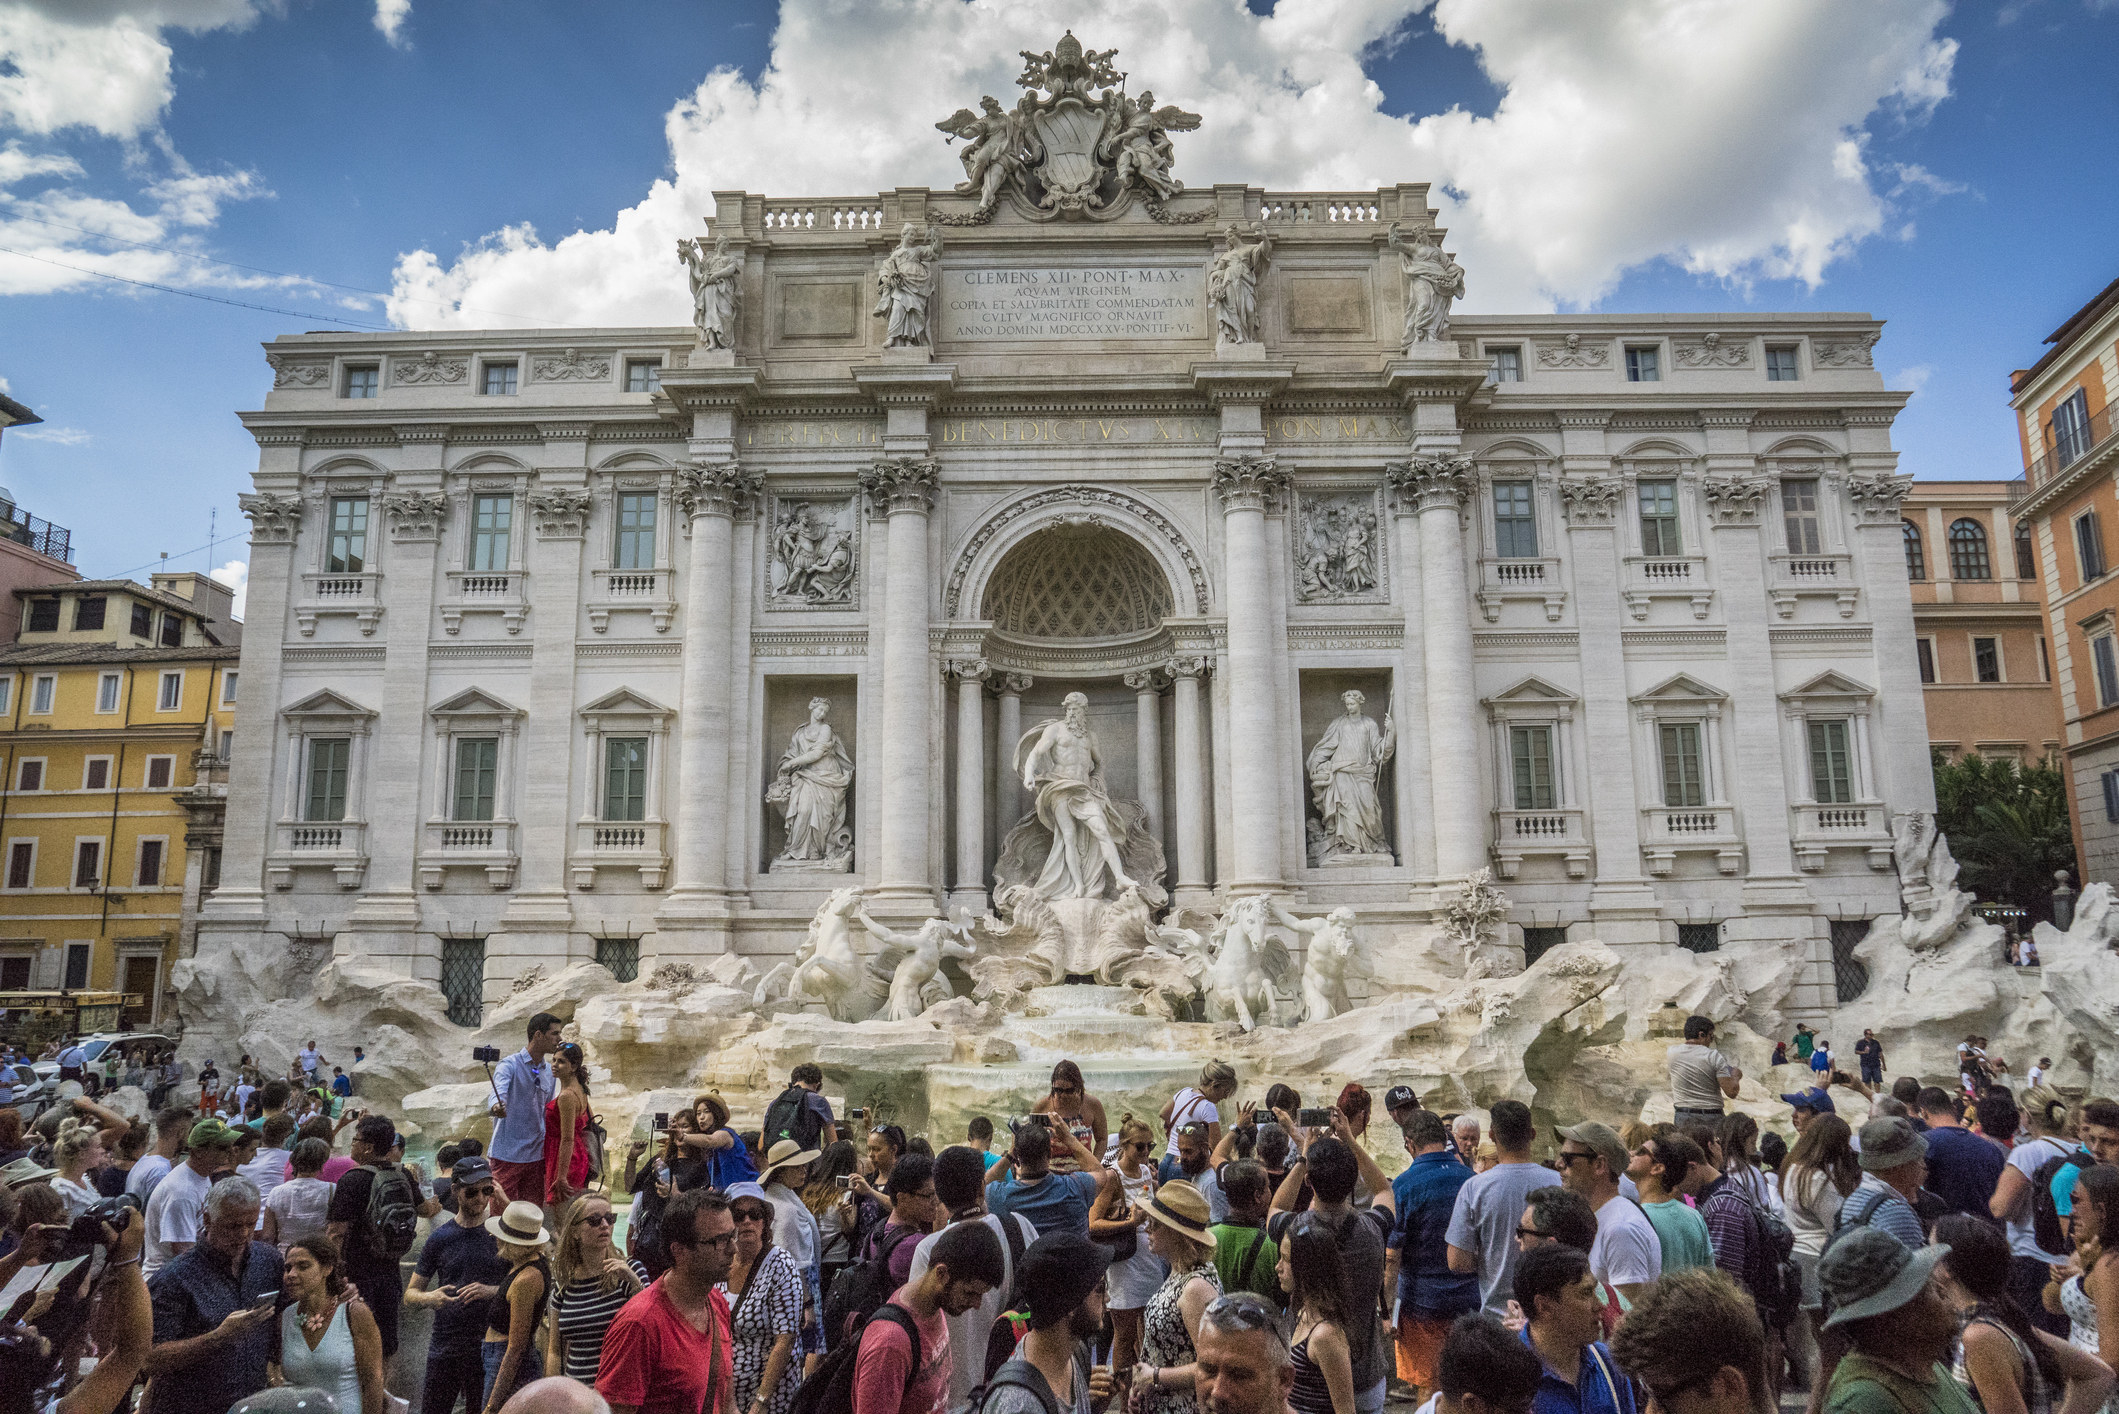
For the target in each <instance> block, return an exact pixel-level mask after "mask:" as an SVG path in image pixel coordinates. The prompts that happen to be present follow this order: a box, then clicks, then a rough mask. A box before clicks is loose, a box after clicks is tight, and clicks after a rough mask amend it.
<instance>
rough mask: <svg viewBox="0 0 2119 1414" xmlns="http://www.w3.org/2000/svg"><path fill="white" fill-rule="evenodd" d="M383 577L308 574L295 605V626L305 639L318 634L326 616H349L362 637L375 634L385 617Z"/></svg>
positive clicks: (305, 576)
mask: <svg viewBox="0 0 2119 1414" xmlns="http://www.w3.org/2000/svg"><path fill="white" fill-rule="evenodd" d="M382 580H383V577H382V576H381V575H379V574H376V573H374V572H372V571H363V572H357V573H353V574H305V575H303V576H302V597H301V598H300V599H298V600H297V601H296V602H295V606H294V626H295V628H296V630H297V631H299V632H300V633H301V635H302V636H303V637H304V638H307V637H309V636H310V635H312V634H314V633H315V632H316V621H317V620H318V619H320V618H323V617H324V616H325V615H327V614H347V615H350V616H351V617H352V618H353V619H354V621H355V622H356V623H358V624H359V625H360V631H361V633H362V634H363V635H366V634H372V633H374V632H375V626H376V624H377V623H378V622H380V621H381V619H382V616H383V600H382Z"/></svg>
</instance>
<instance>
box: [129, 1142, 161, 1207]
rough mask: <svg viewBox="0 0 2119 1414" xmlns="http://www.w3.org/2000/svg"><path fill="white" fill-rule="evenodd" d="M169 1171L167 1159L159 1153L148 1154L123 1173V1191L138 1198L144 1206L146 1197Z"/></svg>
mask: <svg viewBox="0 0 2119 1414" xmlns="http://www.w3.org/2000/svg"><path fill="white" fill-rule="evenodd" d="M168 1173H169V1160H168V1159H165V1158H163V1157H162V1156H161V1155H160V1154H149V1155H147V1156H146V1157H144V1158H142V1159H141V1160H140V1161H139V1162H138V1163H136V1164H134V1165H133V1166H132V1169H131V1171H130V1172H128V1173H127V1174H126V1175H125V1191H126V1192H127V1193H130V1194H131V1195H132V1196H133V1197H135V1198H137V1199H139V1200H140V1205H141V1206H142V1207H145V1206H146V1205H147V1199H148V1197H149V1195H151V1194H152V1193H153V1192H154V1190H155V1187H156V1185H158V1184H160V1183H161V1181H162V1179H163V1178H164V1177H165V1176H166V1175H167V1174H168Z"/></svg>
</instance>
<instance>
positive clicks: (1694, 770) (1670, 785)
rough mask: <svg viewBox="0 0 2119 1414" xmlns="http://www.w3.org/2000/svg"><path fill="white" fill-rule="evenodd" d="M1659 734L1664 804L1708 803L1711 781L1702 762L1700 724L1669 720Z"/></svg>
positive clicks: (1691, 804)
mask: <svg viewBox="0 0 2119 1414" xmlns="http://www.w3.org/2000/svg"><path fill="white" fill-rule="evenodd" d="M1658 734H1659V735H1660V736H1661V737H1662V745H1663V804H1665V805H1676V806H1694V805H1705V804H1706V803H1707V782H1706V776H1705V774H1704V772H1703V771H1702V768H1701V762H1700V724H1699V723H1698V722H1665V723H1663V725H1662V727H1661V728H1660V731H1659V733H1658Z"/></svg>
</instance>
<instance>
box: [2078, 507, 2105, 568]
mask: <svg viewBox="0 0 2119 1414" xmlns="http://www.w3.org/2000/svg"><path fill="white" fill-rule="evenodd" d="M2075 558H2076V559H2077V560H2078V561H2080V562H2081V567H2082V579H2083V582H2084V583H2088V582H2089V581H2090V580H2093V579H2096V578H2098V577H2099V576H2101V575H2102V574H2103V573H2104V531H2103V530H2102V529H2101V528H2100V527H2099V526H2098V524H2097V513H2096V512H2095V511H2088V512H2085V513H2084V514H2082V515H2079V516H2077V517H2075Z"/></svg>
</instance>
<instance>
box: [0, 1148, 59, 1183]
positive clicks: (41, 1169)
mask: <svg viewBox="0 0 2119 1414" xmlns="http://www.w3.org/2000/svg"><path fill="white" fill-rule="evenodd" d="M58 1172H59V1171H58V1170H57V1169H48V1168H46V1167H45V1166H44V1165H42V1164H40V1163H38V1162H37V1161H36V1160H35V1159H32V1158H30V1157H29V1156H28V1155H27V1154H25V1155H23V1156H22V1157H21V1158H19V1159H16V1160H14V1161H13V1162H11V1163H9V1164H7V1165H5V1166H4V1167H0V1183H4V1184H6V1185H7V1186H8V1187H9V1188H19V1187H21V1186H22V1185H23V1184H25V1183H42V1182H43V1181H44V1180H45V1179H47V1178H51V1177H53V1176H55V1175H56V1174H57V1173H58Z"/></svg>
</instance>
